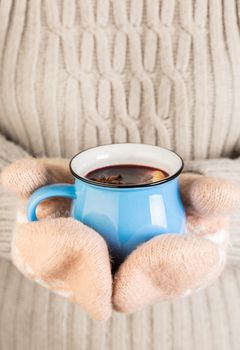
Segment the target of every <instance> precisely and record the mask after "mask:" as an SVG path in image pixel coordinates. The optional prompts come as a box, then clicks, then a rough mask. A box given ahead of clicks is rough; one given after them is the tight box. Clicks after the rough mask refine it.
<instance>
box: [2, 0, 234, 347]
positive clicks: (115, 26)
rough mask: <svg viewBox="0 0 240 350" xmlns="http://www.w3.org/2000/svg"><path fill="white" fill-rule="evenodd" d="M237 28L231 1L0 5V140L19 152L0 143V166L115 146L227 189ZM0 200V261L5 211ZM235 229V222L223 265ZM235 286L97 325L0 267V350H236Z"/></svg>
mask: <svg viewBox="0 0 240 350" xmlns="http://www.w3.org/2000/svg"><path fill="white" fill-rule="evenodd" d="M239 21H240V2H239V0H195V1H193V0H181V1H176V0H121V1H120V0H119V1H118V0H112V1H110V0H99V1H97V0H92V1H91V0H78V1H77V0H49V1H48V0H29V1H27V0H0V132H1V133H2V134H3V135H5V136H6V137H7V138H8V139H10V140H12V141H14V142H15V143H16V144H18V145H19V146H20V147H18V146H15V145H13V144H12V143H9V142H8V141H6V140H4V139H3V138H0V168H2V167H3V166H4V165H6V164H7V163H9V162H10V161H12V160H14V159H18V158H21V157H24V156H26V155H27V153H26V152H25V151H24V150H23V149H25V150H26V151H27V152H28V153H29V154H32V155H36V156H40V155H46V156H65V157H70V156H72V155H73V154H74V153H76V152H78V151H80V150H82V149H85V148H87V147H90V146H95V145H99V144H104V143H111V142H112V143H115V142H125V141H129V142H144V143H150V144H156V145H160V146H164V147H168V148H171V149H173V150H176V151H177V152H178V153H179V154H181V156H182V157H183V158H184V159H185V160H187V161H189V162H187V166H186V168H189V169H190V170H193V171H197V172H202V173H206V174H210V175H214V176H221V177H224V178H227V179H233V180H237V181H239V179H240V161H239V159H236V160H231V159H229V158H231V157H232V156H235V155H239V151H240V122H239V111H240V98H239V91H240V79H239V76H240V65H239V57H240V36H239ZM220 157H221V158H222V157H224V159H220ZM211 158H215V159H214V160H211ZM217 158H219V159H217ZM199 159H202V161H199ZM207 159H208V160H207ZM0 196H1V197H0V254H1V255H2V256H5V257H9V247H10V244H9V242H10V239H11V231H12V227H13V224H14V215H15V211H14V206H15V204H14V200H13V197H10V195H8V194H6V193H5V192H4V193H3V191H2V189H0ZM239 228H240V216H239V214H238V215H236V216H235V217H234V219H233V221H232V227H231V240H232V248H231V249H230V252H229V253H230V260H231V261H232V262H235V263H236V262H238V261H239V259H240V240H239ZM239 285H240V277H239V271H238V269H236V270H235V271H234V272H232V271H228V272H226V273H225V274H224V276H223V277H222V279H221V280H219V281H217V282H216V283H215V285H214V286H213V287H211V288H209V289H208V290H206V291H203V292H201V293H199V294H197V295H195V296H193V297H191V298H187V299H183V300H179V301H178V302H176V303H173V304H172V303H164V304H160V305H157V306H155V307H154V308H149V309H145V310H143V311H142V312H140V313H137V314H135V315H133V316H129V317H125V316H123V315H118V314H114V316H113V318H112V319H111V320H110V321H109V322H108V323H106V324H105V323H104V324H98V323H92V322H91V321H89V319H88V318H87V317H86V316H85V314H83V313H82V312H81V311H80V310H79V309H78V308H75V307H73V306H72V305H70V304H69V303H68V302H67V301H64V300H62V299H61V298H59V297H56V296H54V295H52V294H49V293H48V292H47V291H46V290H43V289H41V288H40V287H37V286H34V285H32V284H31V283H30V282H28V281H26V280H25V279H24V278H23V277H22V276H21V275H20V274H19V273H18V272H16V270H15V269H14V268H13V267H12V266H11V265H10V263H8V262H6V261H3V260H1V261H0V290H1V292H0V298H1V299H0V318H1V320H0V323H1V325H0V332H1V333H0V349H1V350H5V349H7V350H12V349H13V350H15V349H20V350H22V349H24V350H28V349H34V350H35V349H41V350H42V349H50V350H54V349H57V350H59V349H71V350H75V349H87V350H90V349H97V350H108V349H114V350H121V349H151V348H152V349H154V350H155V349H166V350H168V349H184V350H185V349H189V350H192V349H194V350H197V349H204V350H205V349H207V350H208V349H214V350H215V349H218V350H220V349H224V350H225V349H227V350H230V349H231V350H232V349H239V343H240V341H239V331H238V329H239V323H240V319H239V312H237V310H239V307H240V293H239Z"/></svg>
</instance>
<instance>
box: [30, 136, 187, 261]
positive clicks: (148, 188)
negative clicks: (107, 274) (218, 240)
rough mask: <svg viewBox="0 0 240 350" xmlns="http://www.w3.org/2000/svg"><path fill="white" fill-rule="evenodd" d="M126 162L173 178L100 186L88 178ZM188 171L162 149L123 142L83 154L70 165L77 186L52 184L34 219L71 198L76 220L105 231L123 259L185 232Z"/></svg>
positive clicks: (36, 199)
mask: <svg viewBox="0 0 240 350" xmlns="http://www.w3.org/2000/svg"><path fill="white" fill-rule="evenodd" d="M120 164H125V165H126V164H136V165H145V166H150V167H154V168H159V169H162V170H165V171H166V172H167V173H168V174H169V176H168V177H166V178H164V179H163V180H161V181H157V182H153V183H149V184H142V185H115V184H106V183H101V182H99V183H97V182H94V181H92V180H89V179H87V178H86V177H85V175H86V174H87V173H88V172H90V171H91V170H94V169H97V168H101V167H105V166H111V165H120ZM182 169H183V161H182V159H181V157H179V156H178V155H177V154H176V153H174V152H172V151H169V150H167V149H164V148H160V147H156V146H151V145H144V144H137V143H121V144H112V145H105V146H99V147H95V148H91V149H88V150H86V151H83V152H81V153H79V154H77V155H76V156H75V157H73V158H72V160H71V162H70V170H71V172H72V174H73V176H74V177H75V183H74V184H73V185H70V184H55V185H48V186H44V187H41V188H39V189H38V190H37V191H35V192H34V193H33V194H32V196H31V197H30V199H29V203H28V213H27V214H28V219H29V221H36V220H37V217H36V207H37V205H38V204H39V203H40V202H41V201H43V200H45V199H47V198H51V197H66V198H71V199H72V206H71V216H72V217H73V218H75V219H76V220H79V221H81V222H83V223H84V224H86V225H88V226H90V227H92V228H93V229H95V230H96V231H97V232H98V233H100V234H101V235H102V236H103V237H104V238H105V240H106V241H107V243H108V246H109V249H110V253H111V255H112V256H113V257H115V258H116V259H118V260H122V259H124V258H125V257H126V256H127V255H128V254H129V253H130V252H131V251H132V250H133V249H134V248H135V247H136V246H138V245H139V244H141V243H142V242H145V241H147V240H149V239H150V238H152V237H154V236H157V235H160V234H163V233H178V234H181V233H183V231H184V229H185V213H184V208H183V204H182V201H181V198H180V194H179V186H178V176H179V174H180V173H181V171H182Z"/></svg>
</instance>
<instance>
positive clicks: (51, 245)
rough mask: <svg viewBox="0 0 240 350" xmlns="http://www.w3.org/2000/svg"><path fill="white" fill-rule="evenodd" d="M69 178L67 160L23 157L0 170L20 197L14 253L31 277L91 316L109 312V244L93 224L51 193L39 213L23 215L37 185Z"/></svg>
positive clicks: (20, 267)
mask: <svg viewBox="0 0 240 350" xmlns="http://www.w3.org/2000/svg"><path fill="white" fill-rule="evenodd" d="M57 182H69V183H71V182H73V178H72V176H71V174H70V172H69V167H68V161H65V160H61V159H39V160H37V159H32V158H26V159H23V160H19V161H16V162H14V163H12V164H11V165H9V166H8V167H7V168H5V169H4V171H3V172H2V183H3V185H4V186H5V187H6V188H7V189H9V190H11V191H13V192H15V193H16V194H17V195H18V197H19V199H20V207H19V210H18V215H17V225H16V230H15V232H14V237H13V240H12V258H13V262H14V264H15V265H16V266H17V267H18V269H19V270H20V271H21V272H22V273H23V274H24V275H26V276H27V277H28V278H30V279H32V280H33V281H35V282H37V283H39V284H41V285H42V286H44V287H47V288H50V289H51V290H52V291H54V292H56V293H58V294H60V295H63V296H65V297H69V298H70V300H72V301H73V302H75V303H78V304H79V305H81V306H82V307H83V308H84V309H85V310H86V311H87V312H88V313H89V315H90V316H91V317H92V318H94V319H107V318H108V317H109V315H110V314H111V310H112V307H111V296H112V276H111V268H110V260H109V255H108V249H107V245H106V243H105V241H104V239H103V238H102V237H101V236H100V235H99V234H98V233H97V232H95V231H94V230H92V229H90V228H89V227H87V226H85V225H83V224H82V223H80V222H78V221H76V220H74V219H72V218H69V217H67V216H68V214H69V207H70V202H69V200H67V199H60V198H57V199H51V200H46V201H45V202H43V203H41V204H40V205H39V206H38V208H37V216H38V218H42V219H43V218H45V219H46V220H41V221H37V222H31V223H29V222H28V221H27V219H26V215H25V213H26V201H27V199H28V197H29V196H30V195H31V193H32V192H34V191H35V190H36V189H37V188H39V187H41V186H43V185H46V184H50V183H57Z"/></svg>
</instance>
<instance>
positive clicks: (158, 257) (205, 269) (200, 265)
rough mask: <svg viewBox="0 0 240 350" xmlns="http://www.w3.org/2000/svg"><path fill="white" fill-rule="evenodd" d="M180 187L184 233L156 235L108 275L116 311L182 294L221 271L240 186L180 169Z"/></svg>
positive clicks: (238, 203) (202, 283)
mask: <svg viewBox="0 0 240 350" xmlns="http://www.w3.org/2000/svg"><path fill="white" fill-rule="evenodd" d="M180 191H181V197H182V199H183V202H184V205H185V209H186V214H187V230H186V234H185V235H178V234H164V235H160V236H157V237H155V238H153V239H151V240H150V241H148V242H146V243H144V244H142V245H141V246H139V247H138V248H137V249H136V250H135V251H133V252H132V253H131V254H130V255H129V256H128V257H127V259H126V260H125V261H124V262H123V263H122V265H121V266H120V268H119V270H118V272H117V273H116V275H115V278H114V290H113V305H114V308H115V309H116V310H118V311H121V312H125V313H130V312H134V311H136V310H138V309H141V308H142V307H143V306H144V305H147V304H153V303H156V302H159V301H161V300H168V299H173V298H176V297H180V296H185V295H188V294H190V293H191V292H192V291H194V290H196V289H199V288H203V287H205V286H206V285H207V284H208V283H209V282H211V281H212V280H214V279H215V278H216V277H218V276H219V274H220V273H221V271H222V269H223V267H224V264H225V260H226V248H227V244H228V216H229V215H230V214H231V212H232V211H234V209H236V208H238V207H239V206H240V188H239V187H238V186H237V185H235V184H232V183H229V182H227V181H223V180H217V179H214V178H209V177H205V176H201V175H194V174H183V175H181V176H180ZM170 233H171V232H170Z"/></svg>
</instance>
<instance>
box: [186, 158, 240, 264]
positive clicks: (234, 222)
mask: <svg viewBox="0 0 240 350" xmlns="http://www.w3.org/2000/svg"><path fill="white" fill-rule="evenodd" d="M184 171H186V172H194V173H199V174H203V175H207V176H214V177H218V178H223V179H225V180H229V181H235V182H237V183H239V185H240V158H237V159H229V158H222V159H208V160H192V161H187V162H186V164H185V168H184ZM230 242H231V245H230V247H229V250H228V264H230V265H236V264H240V211H238V212H237V213H236V214H234V215H233V216H232V217H231V222H230Z"/></svg>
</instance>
